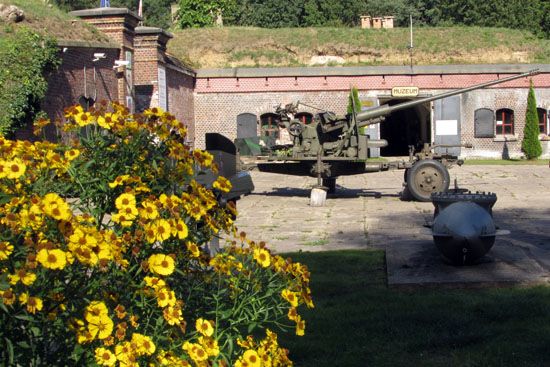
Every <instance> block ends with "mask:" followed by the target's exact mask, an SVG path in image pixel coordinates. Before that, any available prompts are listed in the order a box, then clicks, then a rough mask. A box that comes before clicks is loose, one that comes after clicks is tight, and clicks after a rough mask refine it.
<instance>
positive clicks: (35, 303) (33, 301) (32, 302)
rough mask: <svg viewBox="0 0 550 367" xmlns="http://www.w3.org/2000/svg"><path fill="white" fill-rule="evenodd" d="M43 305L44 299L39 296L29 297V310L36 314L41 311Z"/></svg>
mask: <svg viewBox="0 0 550 367" xmlns="http://www.w3.org/2000/svg"><path fill="white" fill-rule="evenodd" d="M42 307H43V303H42V300H41V299H40V298H38V297H29V299H28V300H27V311H28V312H29V313H32V314H35V313H36V311H41V310H42Z"/></svg>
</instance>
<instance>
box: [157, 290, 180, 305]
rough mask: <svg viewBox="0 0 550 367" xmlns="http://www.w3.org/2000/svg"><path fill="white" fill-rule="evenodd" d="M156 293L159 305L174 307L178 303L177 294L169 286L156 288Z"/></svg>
mask: <svg viewBox="0 0 550 367" xmlns="http://www.w3.org/2000/svg"><path fill="white" fill-rule="evenodd" d="M155 295H156V296H157V303H158V305H159V307H167V306H172V307H173V306H174V305H175V304H176V294H175V293H174V291H172V290H170V289H169V288H168V287H164V288H158V289H155Z"/></svg>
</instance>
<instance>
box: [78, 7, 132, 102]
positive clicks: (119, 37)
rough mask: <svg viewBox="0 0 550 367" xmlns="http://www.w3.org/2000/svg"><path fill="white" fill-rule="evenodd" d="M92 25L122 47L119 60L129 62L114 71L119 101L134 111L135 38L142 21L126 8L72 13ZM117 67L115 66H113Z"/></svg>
mask: <svg viewBox="0 0 550 367" xmlns="http://www.w3.org/2000/svg"><path fill="white" fill-rule="evenodd" d="M70 14H71V15H74V16H76V17H79V18H81V19H82V20H83V21H85V22H87V23H89V24H92V25H93V26H95V27H96V28H98V29H99V30H101V31H102V32H103V33H105V34H106V35H107V36H109V38H111V40H112V41H113V42H114V43H115V44H116V45H117V46H119V47H120V55H119V60H121V61H128V64H127V65H126V66H122V67H118V68H115V69H113V70H114V72H116V73H117V78H118V101H119V102H120V103H122V104H124V105H126V106H128V108H130V110H131V111H133V109H134V103H135V102H134V99H135V95H134V74H135V72H134V59H135V56H134V53H135V49H134V37H135V28H136V27H137V25H138V23H139V22H140V21H141V20H142V19H141V17H139V16H137V15H136V14H134V13H133V12H131V11H130V10H128V9H126V8H97V9H87V10H77V11H73V12H71V13H70ZM113 66H115V65H113Z"/></svg>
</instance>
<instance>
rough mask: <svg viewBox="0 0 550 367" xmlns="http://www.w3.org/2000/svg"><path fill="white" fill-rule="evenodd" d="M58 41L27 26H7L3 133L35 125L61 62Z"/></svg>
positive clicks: (0, 116)
mask: <svg viewBox="0 0 550 367" xmlns="http://www.w3.org/2000/svg"><path fill="white" fill-rule="evenodd" d="M57 53H58V49H57V46H56V41H55V40H53V39H51V38H47V37H43V36H41V35H39V34H37V33H34V32H32V31H30V30H28V29H26V28H24V27H22V28H11V27H9V26H6V27H5V29H4V34H2V37H1V40H0V85H1V86H2V88H0V134H3V135H7V134H10V133H13V132H14V131H15V130H16V129H17V128H19V127H22V126H25V125H26V124H28V123H30V122H32V121H33V120H34V118H35V116H36V114H37V113H38V112H39V111H40V103H41V101H42V99H43V98H44V96H45V94H46V91H47V89H48V83H47V80H46V76H47V73H48V72H50V71H52V70H55V69H56V68H57V66H58V65H59V63H60V60H59V57H58V56H57Z"/></svg>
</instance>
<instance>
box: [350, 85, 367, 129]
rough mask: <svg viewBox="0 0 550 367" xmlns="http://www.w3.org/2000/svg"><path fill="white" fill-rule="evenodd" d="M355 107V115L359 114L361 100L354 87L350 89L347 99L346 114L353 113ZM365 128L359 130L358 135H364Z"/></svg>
mask: <svg viewBox="0 0 550 367" xmlns="http://www.w3.org/2000/svg"><path fill="white" fill-rule="evenodd" d="M354 107H355V113H358V112H361V100H360V99H359V91H358V90H357V88H356V87H353V88H351V91H350V92H349V97H348V113H353V112H354V111H353V109H354ZM364 133H365V128H364V127H361V128H359V134H361V135H364Z"/></svg>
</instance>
